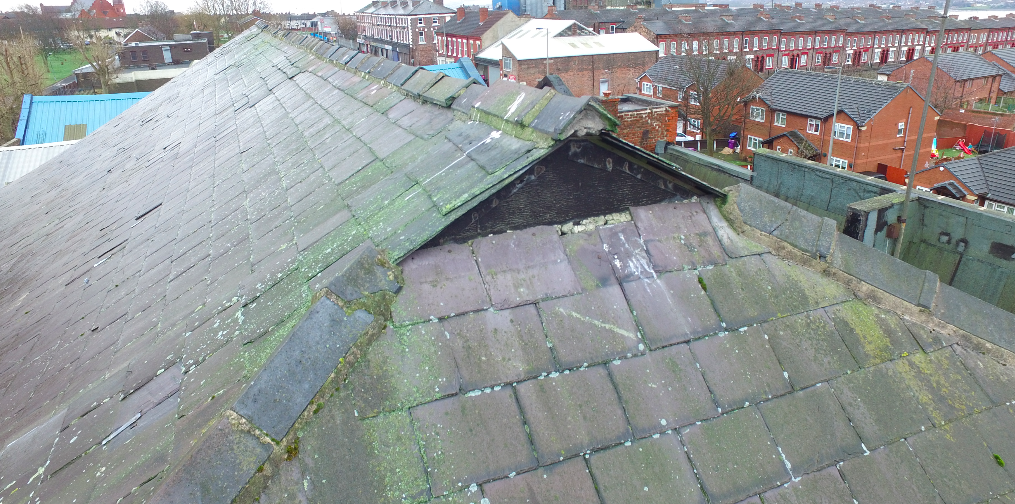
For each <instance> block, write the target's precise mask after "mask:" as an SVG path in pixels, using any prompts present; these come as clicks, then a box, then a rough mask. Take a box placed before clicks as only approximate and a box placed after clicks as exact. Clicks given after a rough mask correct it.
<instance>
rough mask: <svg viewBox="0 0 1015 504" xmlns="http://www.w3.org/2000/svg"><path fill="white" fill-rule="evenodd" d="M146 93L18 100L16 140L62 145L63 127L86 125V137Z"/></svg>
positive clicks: (24, 142) (27, 143)
mask: <svg viewBox="0 0 1015 504" xmlns="http://www.w3.org/2000/svg"><path fill="white" fill-rule="evenodd" d="M145 96H148V93H117V94H104V95H74V96H33V95H30V94H26V95H25V97H24V99H23V100H22V105H21V118H20V119H19V120H18V131H17V135H16V136H17V137H18V138H19V139H21V145H35V144H43V143H50V142H62V141H63V134H64V126H67V125H69V124H87V125H88V127H87V128H86V131H85V134H86V135H90V134H91V133H92V132H93V131H95V130H96V129H97V128H98V127H99V126H102V125H103V124H106V123H107V122H109V120H110V119H112V118H114V117H116V116H117V115H119V114H120V112H123V111H124V110H127V108H128V107H130V106H131V105H133V104H135V103H137V102H138V101H139V100H140V99H141V98H144V97H145Z"/></svg>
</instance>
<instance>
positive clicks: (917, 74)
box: [888, 58, 1001, 112]
mask: <svg viewBox="0 0 1015 504" xmlns="http://www.w3.org/2000/svg"><path fill="white" fill-rule="evenodd" d="M932 65H933V64H932V63H931V61H930V60H928V59H927V58H919V59H916V60H913V61H912V62H911V63H909V64H907V65H905V66H902V67H899V68H897V69H895V71H893V72H892V74H891V75H890V76H888V80H891V81H895V82H908V83H909V84H910V85H911V86H913V88H914V89H918V90H920V92H921V93H925V92H926V90H927V80H928V78H929V76H930V69H931V66H932ZM1000 85H1001V77H1000V76H995V77H987V78H986V82H984V79H982V78H978V79H970V80H968V81H959V82H957V81H955V80H954V79H952V78H951V76H949V75H948V74H947V73H945V72H944V71H942V70H941V69H940V68H939V69H938V71H937V74H935V76H934V89H935V91H934V95H933V96H932V97H931V102H932V103H937V104H941V101H940V96H941V95H942V94H943V93H947V92H950V93H951V97H952V98H953V99H954V100H955V106H954V108H959V107H960V106H961V105H960V104H961V103H966V106H972V104H973V103H974V102H976V101H980V100H991V101H993V100H994V99H995V98H996V97H997V96H998V87H999V86H1000ZM941 112H944V111H941Z"/></svg>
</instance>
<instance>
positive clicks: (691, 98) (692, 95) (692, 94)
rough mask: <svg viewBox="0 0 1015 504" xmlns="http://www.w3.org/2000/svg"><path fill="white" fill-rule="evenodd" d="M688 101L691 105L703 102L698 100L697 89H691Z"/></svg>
mask: <svg viewBox="0 0 1015 504" xmlns="http://www.w3.org/2000/svg"><path fill="white" fill-rule="evenodd" d="M687 101H688V102H690V104H691V105H701V103H700V102H698V92H697V91H689V92H688V93H687Z"/></svg>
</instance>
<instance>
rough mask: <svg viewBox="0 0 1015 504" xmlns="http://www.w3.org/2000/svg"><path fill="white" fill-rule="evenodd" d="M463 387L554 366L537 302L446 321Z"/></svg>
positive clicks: (504, 380)
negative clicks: (537, 309)
mask: <svg viewBox="0 0 1015 504" xmlns="http://www.w3.org/2000/svg"><path fill="white" fill-rule="evenodd" d="M443 325H444V330H445V331H446V332H447V334H448V338H449V339H450V342H451V343H450V344H451V348H452V351H453V353H454V356H455V362H456V363H457V364H458V372H459V375H460V376H461V380H462V384H461V385H462V389H463V390H466V391H468V390H476V389H481V388H483V387H489V386H493V385H499V384H503V383H512V382H518V381H522V380H525V379H528V378H533V377H535V376H538V375H540V374H542V373H549V372H551V371H553V370H554V363H553V355H551V353H550V348H549V346H548V345H547V343H546V336H545V335H544V334H543V325H542V323H541V322H540V320H539V313H538V312H537V311H536V307H535V306H533V305H526V306H519V307H517V308H511V309H509V310H503V311H492V310H485V311H481V312H475V313H470V314H467V315H458V316H456V317H451V318H449V319H445V320H444V321H443Z"/></svg>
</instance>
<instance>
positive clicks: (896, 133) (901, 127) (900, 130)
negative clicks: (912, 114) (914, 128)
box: [895, 122, 906, 137]
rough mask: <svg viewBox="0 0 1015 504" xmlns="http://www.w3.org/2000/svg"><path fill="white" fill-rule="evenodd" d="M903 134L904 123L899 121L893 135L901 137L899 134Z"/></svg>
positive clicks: (904, 131) (904, 132) (904, 129)
mask: <svg viewBox="0 0 1015 504" xmlns="http://www.w3.org/2000/svg"><path fill="white" fill-rule="evenodd" d="M905 134H906V123H904V122H900V123H899V129H898V131H896V132H895V136H897V137H901V136H903V135H905Z"/></svg>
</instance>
